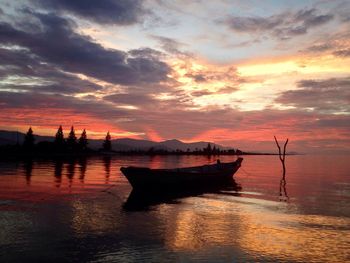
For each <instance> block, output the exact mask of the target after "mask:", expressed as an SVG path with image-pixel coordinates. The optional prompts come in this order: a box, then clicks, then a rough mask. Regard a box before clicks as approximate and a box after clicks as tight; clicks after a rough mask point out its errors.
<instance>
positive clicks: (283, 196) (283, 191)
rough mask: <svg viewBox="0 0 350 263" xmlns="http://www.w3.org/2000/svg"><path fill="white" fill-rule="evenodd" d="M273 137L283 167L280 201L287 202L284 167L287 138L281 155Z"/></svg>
mask: <svg viewBox="0 0 350 263" xmlns="http://www.w3.org/2000/svg"><path fill="white" fill-rule="evenodd" d="M273 137H274V138H275V142H276V145H277V147H278V155H279V158H280V161H281V163H282V167H283V174H282V178H281V181H280V200H281V201H288V199H289V197H288V194H287V189H286V184H287V183H286V165H285V159H286V148H287V144H288V138H287V140H286V142H285V143H284V146H283V153H282V151H281V147H280V145H279V143H278V141H277V138H276V136H273Z"/></svg>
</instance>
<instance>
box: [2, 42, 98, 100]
mask: <svg viewBox="0 0 350 263" xmlns="http://www.w3.org/2000/svg"><path fill="white" fill-rule="evenodd" d="M0 60H1V61H3V62H2V67H1V68H0V76H2V78H3V81H2V82H0V90H1V89H6V90H9V89H10V90H11V89H12V90H17V91H19V90H21V91H40V92H50V93H59V94H74V93H84V92H95V91H98V90H101V89H102V86H100V85H98V84H95V83H92V82H90V81H88V80H84V79H81V78H79V77H77V76H75V75H74V74H69V73H67V72H63V71H61V70H59V69H57V68H56V67H55V66H54V65H52V64H49V63H41V62H40V59H39V58H38V57H36V56H35V55H33V54H31V53H30V52H29V51H28V50H26V49H9V48H0Z"/></svg>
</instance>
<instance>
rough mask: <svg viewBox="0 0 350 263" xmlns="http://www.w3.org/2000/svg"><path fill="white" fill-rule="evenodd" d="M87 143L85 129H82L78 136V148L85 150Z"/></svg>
mask: <svg viewBox="0 0 350 263" xmlns="http://www.w3.org/2000/svg"><path fill="white" fill-rule="evenodd" d="M87 145H88V140H87V136H86V131H85V129H84V130H83V132H82V134H81V135H80V138H79V148H80V149H81V150H86V148H87Z"/></svg>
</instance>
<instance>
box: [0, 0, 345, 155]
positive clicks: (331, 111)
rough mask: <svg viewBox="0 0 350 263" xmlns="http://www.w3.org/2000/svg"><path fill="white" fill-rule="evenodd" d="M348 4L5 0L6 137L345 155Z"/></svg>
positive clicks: (1, 27) (1, 84) (2, 91)
mask: <svg viewBox="0 0 350 263" xmlns="http://www.w3.org/2000/svg"><path fill="white" fill-rule="evenodd" d="M349 105H350V1H341V0H340V1H324V0H319V1H311V0H309V1H307V0H303V1H296V0H294V1H292V0H290V1H287V0H281V1H277V0H274V1H273V0H270V1H258V0H256V1H252V0H244V1H239V0H232V1H231V0H217V1H204V0H203V1H202V0H193V1H187V0H186V1H185V0H168V1H166V0H144V1H143V0H130V1H123V0H120V1H118V0H104V1H93V0H75V1H71V0H49V1H47V0H27V1H25V0H22V1H11V0H0V109H1V111H0V129H2V130H18V131H23V132H25V131H26V130H27V129H28V127H29V126H31V127H32V128H33V130H34V133H36V134H41V135H54V134H55V132H56V130H57V127H58V126H59V125H63V127H64V129H65V131H66V133H67V131H68V130H69V129H70V127H71V126H72V125H74V127H75V129H76V131H77V133H78V134H79V132H81V130H82V129H86V130H87V133H88V137H89V138H102V137H103V136H105V134H106V132H107V131H110V133H111V135H112V137H113V138H125V137H128V138H135V139H148V140H154V141H162V140H168V139H174V138H175V139H180V140H182V141H184V142H193V141H211V142H215V143H218V144H221V145H224V146H231V147H235V148H237V147H238V148H240V149H242V150H247V151H252V150H255V151H272V150H275V148H276V146H275V144H274V140H273V136H274V135H276V136H277V138H278V139H280V140H281V141H282V140H285V139H286V138H289V140H290V143H289V146H288V149H289V150H290V151H297V152H303V153H315V152H324V153H336V152H344V153H350V106H349Z"/></svg>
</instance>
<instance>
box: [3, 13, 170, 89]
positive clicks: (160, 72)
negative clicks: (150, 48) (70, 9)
mask: <svg viewBox="0 0 350 263" xmlns="http://www.w3.org/2000/svg"><path fill="white" fill-rule="evenodd" d="M28 16H30V18H33V17H34V18H36V19H38V20H39V21H40V23H33V24H30V23H29V24H27V25H25V27H26V29H28V27H29V28H31V29H32V30H31V31H29V30H26V31H23V30H21V29H17V28H15V27H14V26H12V25H10V24H8V23H5V22H3V23H1V24H0V36H1V38H0V43H2V44H3V45H16V46H20V47H25V48H27V49H29V50H30V52H31V53H33V54H34V55H36V56H38V57H39V58H40V59H41V60H42V61H43V62H45V63H51V64H53V65H56V66H57V67H59V68H61V69H62V70H64V71H67V72H72V73H81V74H84V75H87V76H91V77H94V78H97V79H101V80H104V81H107V82H110V83H114V84H121V85H141V84H149V83H156V82H160V81H165V80H167V74H168V73H169V72H170V68H169V66H168V65H167V64H166V63H164V62H162V61H160V60H158V59H157V58H156V57H154V56H153V57H150V56H147V57H142V56H140V55H138V56H135V57H133V56H130V55H128V53H126V52H123V51H119V50H115V49H113V50H112V49H105V48H104V47H102V46H101V45H99V44H97V43H95V42H93V41H92V40H91V39H90V38H89V37H87V36H83V35H80V34H78V33H76V32H74V30H73V28H72V22H71V21H69V20H67V19H64V18H62V17H58V16H56V15H54V14H42V13H40V14H39V13H32V12H30V13H28ZM22 23H24V22H22ZM22 23H21V24H20V25H23V24H22ZM23 26H24V25H23Z"/></svg>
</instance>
